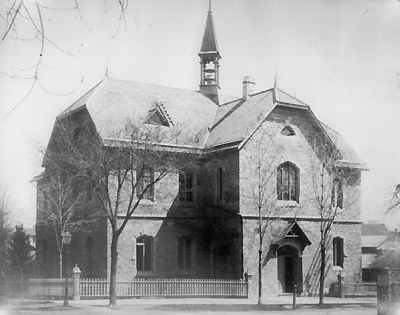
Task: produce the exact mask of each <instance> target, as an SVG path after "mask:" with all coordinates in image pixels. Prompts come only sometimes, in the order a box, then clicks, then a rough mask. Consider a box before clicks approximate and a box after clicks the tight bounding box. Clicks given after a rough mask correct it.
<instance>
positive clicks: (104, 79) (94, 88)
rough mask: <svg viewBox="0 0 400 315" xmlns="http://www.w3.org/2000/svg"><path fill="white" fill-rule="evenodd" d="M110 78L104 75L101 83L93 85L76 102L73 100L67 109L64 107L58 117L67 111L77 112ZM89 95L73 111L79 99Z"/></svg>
mask: <svg viewBox="0 0 400 315" xmlns="http://www.w3.org/2000/svg"><path fill="white" fill-rule="evenodd" d="M107 79H108V78H107V77H104V78H103V79H102V80H101V81H100V82H99V83H97V84H96V85H95V86H94V87H92V88H91V89H90V90H88V91H87V92H86V93H85V94H83V95H82V96H81V97H79V98H78V99H77V100H76V101H75V102H73V103H72V104H71V105H70V106H68V107H67V108H66V109H64V110H63V111H62V112H61V113H60V114H58V115H57V117H56V119H58V118H61V117H62V116H64V115H66V114H67V113H72V112H75V111H76V110H78V109H80V108H81V107H83V106H85V105H86V103H87V102H88V101H89V100H90V99H91V98H92V96H93V94H94V93H95V92H96V90H97V88H98V87H99V86H100V85H101V84H102V83H104V82H105V81H106V80H107ZM87 95H89V97H88V98H87V100H86V101H85V102H84V103H83V104H81V105H80V106H79V107H77V108H76V109H74V110H72V111H71V108H72V107H74V105H76V104H77V103H79V101H81V100H83V99H85V97H86V96H87Z"/></svg>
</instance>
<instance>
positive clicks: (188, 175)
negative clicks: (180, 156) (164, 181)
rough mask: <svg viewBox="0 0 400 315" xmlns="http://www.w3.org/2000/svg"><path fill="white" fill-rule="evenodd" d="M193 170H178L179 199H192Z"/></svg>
mask: <svg viewBox="0 0 400 315" xmlns="http://www.w3.org/2000/svg"><path fill="white" fill-rule="evenodd" d="M193 177H194V176H193V172H179V201H193V199H194V196H193V179H194V178H193Z"/></svg>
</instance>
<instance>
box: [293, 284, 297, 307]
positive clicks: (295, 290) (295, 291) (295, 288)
mask: <svg viewBox="0 0 400 315" xmlns="http://www.w3.org/2000/svg"><path fill="white" fill-rule="evenodd" d="M296 295H297V285H294V286H293V306H292V309H295V308H296Z"/></svg>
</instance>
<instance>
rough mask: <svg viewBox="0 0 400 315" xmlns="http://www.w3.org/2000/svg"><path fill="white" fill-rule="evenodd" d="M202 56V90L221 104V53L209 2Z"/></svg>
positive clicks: (200, 54)
mask: <svg viewBox="0 0 400 315" xmlns="http://www.w3.org/2000/svg"><path fill="white" fill-rule="evenodd" d="M199 57H200V92H201V93H203V94H204V95H205V96H207V97H208V98H209V99H211V100H212V101H213V102H214V103H215V104H217V105H219V102H220V97H219V90H220V87H219V60H220V59H221V55H220V54H219V50H218V44H217V37H216V36H215V29H214V22H213V18H212V11H211V0H210V3H209V9H208V15H207V22H206V28H205V30H204V36H203V42H202V43H201V49H200V52H199Z"/></svg>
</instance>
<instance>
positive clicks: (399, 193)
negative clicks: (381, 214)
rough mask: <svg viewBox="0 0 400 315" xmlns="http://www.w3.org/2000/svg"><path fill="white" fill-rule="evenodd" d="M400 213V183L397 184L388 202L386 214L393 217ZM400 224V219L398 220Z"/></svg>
mask: <svg viewBox="0 0 400 315" xmlns="http://www.w3.org/2000/svg"><path fill="white" fill-rule="evenodd" d="M399 213H400V184H398V185H396V187H395V189H394V192H393V195H392V197H391V198H390V200H389V202H388V203H387V209H386V213H385V214H386V216H387V217H391V216H395V215H398V214H399ZM397 223H398V224H400V220H397Z"/></svg>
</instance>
